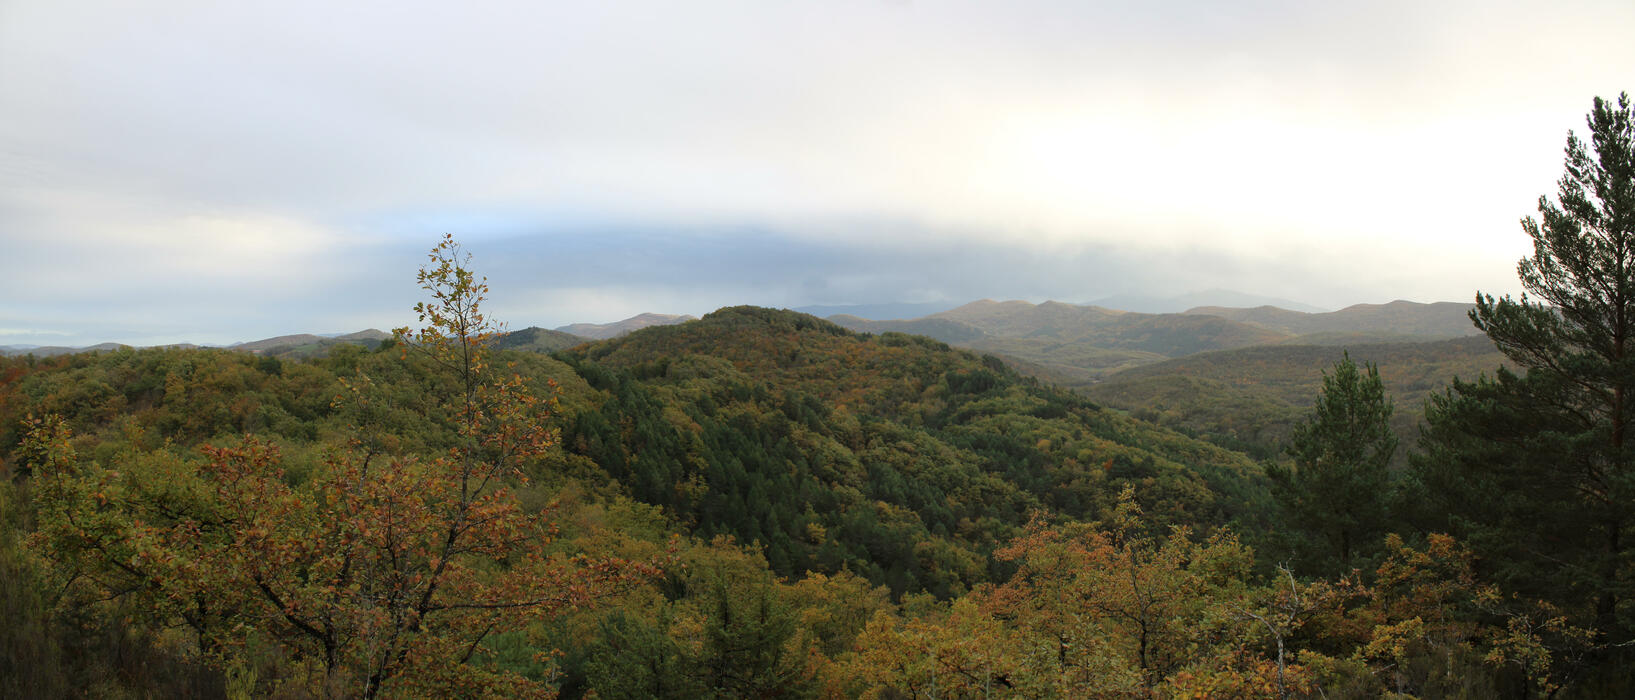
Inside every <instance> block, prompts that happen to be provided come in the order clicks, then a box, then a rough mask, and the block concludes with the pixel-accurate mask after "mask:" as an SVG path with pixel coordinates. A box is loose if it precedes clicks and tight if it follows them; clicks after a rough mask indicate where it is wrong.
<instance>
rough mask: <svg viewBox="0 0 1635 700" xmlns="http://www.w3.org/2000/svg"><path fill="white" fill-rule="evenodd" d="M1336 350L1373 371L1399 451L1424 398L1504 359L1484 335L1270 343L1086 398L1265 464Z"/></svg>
mask: <svg viewBox="0 0 1635 700" xmlns="http://www.w3.org/2000/svg"><path fill="white" fill-rule="evenodd" d="M1343 351H1349V352H1350V354H1351V358H1352V359H1353V360H1355V361H1357V362H1358V363H1362V362H1373V363H1375V364H1376V365H1378V366H1379V370H1380V378H1381V379H1382V380H1383V381H1384V383H1385V389H1386V392H1387V394H1388V395H1389V396H1390V397H1391V400H1392V402H1393V404H1394V405H1395V408H1396V410H1395V414H1394V415H1393V417H1392V427H1393V428H1394V429H1395V430H1396V433H1397V436H1398V439H1399V440H1400V444H1401V446H1402V447H1403V448H1406V447H1407V446H1409V445H1411V444H1412V442H1413V440H1415V439H1417V436H1418V432H1417V426H1418V424H1419V422H1420V420H1421V419H1422V417H1423V416H1424V402H1425V399H1426V397H1428V396H1429V395H1430V394H1431V393H1432V392H1435V391H1439V390H1441V388H1442V387H1443V386H1445V385H1446V383H1447V382H1448V381H1449V380H1451V379H1452V378H1453V377H1455V376H1458V377H1460V378H1463V379H1474V378H1475V377H1476V376H1478V375H1479V374H1481V373H1483V372H1489V373H1491V372H1492V371H1493V370H1494V369H1495V368H1497V367H1499V366H1500V365H1501V364H1504V362H1505V358H1504V355H1503V354H1501V353H1500V352H1499V351H1498V349H1497V348H1495V347H1494V346H1493V343H1492V342H1491V341H1489V340H1488V339H1487V337H1486V336H1473V337H1465V338H1454V339H1448V340H1440V341H1432V342H1397V343H1378V344H1364V345H1351V346H1349V348H1340V347H1334V346H1319V345H1272V346H1260V347H1248V348H1238V349H1234V350H1223V351H1218V352H1207V353H1199V354H1196V355H1191V356H1188V357H1183V358H1178V359H1172V360H1165V361H1162V362H1157V363H1154V364H1150V365H1146V366H1143V367H1138V368H1134V369H1129V370H1125V371H1123V372H1118V373H1116V374H1112V375H1110V376H1108V377H1106V378H1105V379H1104V380H1103V381H1101V382H1100V383H1097V384H1095V385H1093V386H1089V387H1086V388H1084V390H1083V391H1084V393H1085V395H1087V396H1089V397H1091V398H1092V399H1094V400H1095V401H1097V402H1100V403H1102V404H1104V405H1107V406H1110V407H1115V408H1119V409H1123V410H1127V411H1130V413H1131V415H1134V416H1137V417H1140V418H1144V419H1147V420H1150V421H1153V422H1156V423H1158V424H1160V425H1164V426H1167V427H1171V428H1175V429H1178V430H1182V431H1185V432H1188V433H1190V434H1195V435H1198V436H1200V437H1204V438H1206V439H1209V440H1211V441H1213V442H1216V443H1217V444H1221V445H1224V446H1227V447H1231V448H1233V449H1238V450H1243V451H1245V452H1248V453H1250V454H1253V455H1255V456H1260V457H1268V456H1271V455H1273V454H1275V453H1276V451H1277V450H1278V449H1279V447H1278V445H1279V444H1280V443H1281V442H1282V441H1284V440H1285V439H1287V437H1288V435H1289V431H1290V430H1291V429H1292V427H1293V425H1294V424H1295V422H1297V421H1298V420H1300V419H1301V418H1303V417H1304V416H1305V414H1306V413H1307V412H1308V411H1309V410H1310V409H1311V404H1312V401H1313V400H1314V399H1315V398H1316V396H1317V392H1318V390H1319V389H1320V388H1321V387H1322V383H1323V372H1325V371H1327V370H1328V369H1330V368H1331V367H1332V365H1333V364H1334V362H1335V361H1337V360H1339V359H1340V357H1341V353H1342V352H1343Z"/></svg>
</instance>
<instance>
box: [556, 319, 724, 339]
mask: <svg viewBox="0 0 1635 700" xmlns="http://www.w3.org/2000/svg"><path fill="white" fill-rule="evenodd" d="M692 320H694V319H693V317H692V316H686V315H676V314H638V315H635V316H632V317H630V318H627V319H625V320H623V321H618V322H615V323H574V324H571V325H566V326H562V327H560V328H557V329H556V330H558V331H560V332H563V333H571V334H573V335H577V336H579V337H581V338H590V339H592V340H606V339H608V338H617V337H619V336H621V335H624V334H626V333H629V332H631V331H634V330H640V329H643V328H647V327H649V326H671V325H675V324H677V323H682V322H685V321H692Z"/></svg>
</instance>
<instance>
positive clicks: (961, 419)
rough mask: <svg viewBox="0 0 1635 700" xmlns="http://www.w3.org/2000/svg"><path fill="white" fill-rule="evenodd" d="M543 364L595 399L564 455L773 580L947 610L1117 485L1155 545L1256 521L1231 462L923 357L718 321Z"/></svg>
mask: <svg viewBox="0 0 1635 700" xmlns="http://www.w3.org/2000/svg"><path fill="white" fill-rule="evenodd" d="M558 357H560V358H561V359H563V360H564V361H566V362H567V363H568V364H569V365H570V366H572V367H573V368H574V371H575V372H576V373H577V374H578V375H579V376H580V377H582V378H583V379H584V380H585V381H586V382H587V383H588V384H589V386H590V387H592V388H593V389H594V390H595V391H596V392H597V394H596V396H597V408H596V409H594V410H586V411H583V412H580V413H578V414H576V415H573V416H570V417H568V420H567V426H566V428H565V432H564V444H565V446H566V448H567V449H568V450H569V451H571V452H573V453H575V454H578V455H582V456H584V457H587V458H589V459H590V460H591V461H594V462H595V463H596V464H599V465H600V466H601V467H602V468H603V469H606V470H607V471H608V472H609V473H610V474H611V475H612V476H614V477H615V478H616V479H618V480H619V481H620V482H621V483H623V484H625V485H627V487H628V489H629V491H630V492H631V494H632V495H634V496H636V497H637V498H639V499H641V500H644V501H647V502H650V503H654V504H657V505H662V506H664V507H665V508H666V509H667V510H668V511H669V512H671V513H672V514H673V515H674V516H676V517H677V518H679V519H680V520H681V521H683V522H684V523H685V524H686V525H688V526H690V527H692V528H694V531H695V532H697V533H698V534H701V535H709V534H715V533H725V534H733V535H736V536H737V537H739V538H740V539H742V540H745V541H748V540H756V541H760V542H762V543H763V544H764V545H765V546H766V553H767V557H768V559H769V561H770V562H771V563H772V566H773V568H774V569H775V570H777V571H779V572H780V573H785V574H790V573H799V572H801V571H803V570H806V569H811V570H815V571H836V570H839V569H841V568H849V569H851V570H853V571H858V572H863V573H865V574H866V575H868V576H869V577H870V578H872V579H874V580H876V581H880V582H883V583H886V584H888V585H890V586H891V588H892V589H893V590H894V591H897V592H903V591H910V590H917V589H922V588H923V589H926V590H930V591H932V592H935V593H939V594H947V593H948V592H950V591H955V590H958V589H960V588H962V587H965V586H969V585H971V584H973V583H976V582H978V581H982V580H991V579H990V576H991V573H990V571H989V569H990V568H991V567H992V566H993V562H992V561H991V560H990V559H989V556H988V555H989V553H990V552H991V550H992V548H993V546H994V544H995V543H996V542H998V541H1002V540H1003V539H1005V538H1006V537H1008V536H1009V535H1010V534H1012V533H1013V532H1014V531H1015V530H1014V529H1015V528H1016V527H1018V526H1019V525H1021V524H1022V523H1023V522H1024V521H1025V519H1026V517H1027V514H1028V512H1029V511H1030V510H1033V509H1036V508H1039V507H1046V508H1049V509H1052V510H1054V511H1057V512H1061V513H1063V514H1067V515H1072V516H1074V517H1082V518H1097V517H1100V516H1101V515H1102V514H1103V513H1105V512H1106V509H1107V508H1108V507H1109V506H1110V505H1111V504H1112V503H1113V501H1114V498H1115V496H1116V495H1117V493H1118V491H1119V490H1120V488H1121V487H1122V486H1123V485H1125V484H1133V485H1135V486H1136V493H1137V494H1138V496H1139V498H1140V499H1141V500H1142V501H1143V502H1144V504H1146V505H1147V506H1148V507H1149V512H1151V513H1153V514H1155V516H1158V517H1155V519H1154V521H1153V523H1152V525H1153V527H1156V528H1162V527H1164V526H1165V525H1168V524H1189V525H1193V526H1195V527H1198V528H1201V529H1204V530H1212V529H1213V528H1214V526H1218V525H1222V524H1226V523H1228V522H1230V521H1233V520H1234V519H1238V520H1242V521H1244V524H1245V525H1250V527H1244V528H1240V529H1241V530H1243V531H1250V532H1252V531H1254V527H1253V525H1254V524H1255V523H1257V520H1256V518H1258V517H1260V514H1264V513H1265V512H1267V510H1266V504H1265V503H1264V502H1262V499H1263V498H1264V494H1265V488H1264V485H1263V483H1262V482H1261V480H1262V478H1263V477H1262V475H1261V474H1260V471H1259V469H1258V467H1257V466H1256V465H1255V464H1254V463H1253V462H1251V461H1250V460H1249V459H1247V458H1245V457H1244V456H1242V455H1240V454H1237V453H1233V452H1230V451H1227V450H1224V449H1221V448H1218V447H1215V446H1213V445H1209V444H1207V443H1204V442H1201V441H1197V440H1192V439H1189V438H1186V437H1184V436H1181V435H1179V434H1177V433H1174V432H1171V431H1168V430H1165V429H1161V428H1157V427H1155V426H1152V425H1150V424H1146V423H1142V422H1140V421H1136V420H1133V419H1130V418H1126V417H1124V416H1121V415H1119V414H1117V413H1115V412H1112V411H1108V410H1104V409H1101V408H1099V407H1097V406H1096V405H1094V404H1092V403H1089V402H1088V401H1086V400H1084V399H1082V398H1079V397H1076V396H1074V395H1072V394H1070V393H1068V392H1065V391H1061V390H1057V389H1053V388H1049V387H1046V386H1043V385H1041V384H1039V383H1038V382H1037V381H1035V380H1032V379H1029V378H1024V377H1022V376H1020V375H1017V374H1016V373H1014V372H1013V371H1011V370H1010V369H1008V368H1006V367H1005V366H1004V365H1003V364H1002V363H1000V362H999V361H998V360H996V359H993V358H983V357H979V356H977V355H975V354H972V353H970V352H968V351H962V350H955V349H951V348H949V347H948V346H946V345H944V344H942V343H940V342H937V341H934V340H930V339H926V338H921V337H914V336H905V335H899V334H885V335H881V336H870V335H862V334H857V333H853V332H851V331H847V330H845V329H843V328H841V327H839V326H837V325H835V324H833V323H830V322H827V321H823V320H820V319H817V318H815V317H812V316H808V315H805V314H799V313H795V312H790V311H773V310H769V309H761V308H754V307H734V308H728V309H722V310H720V311H717V312H715V313H712V314H709V315H707V316H705V317H704V318H703V319H702V320H700V321H697V322H694V323H687V324H683V325H677V326H665V327H655V328H649V329H644V330H641V331H637V332H635V333H632V334H630V335H628V336H626V337H623V338H620V339H616V340H611V341H604V342H601V343H596V344H592V345H588V346H583V347H580V348H576V349H574V350H571V351H568V352H567V353H564V354H561V355H559V356H558Z"/></svg>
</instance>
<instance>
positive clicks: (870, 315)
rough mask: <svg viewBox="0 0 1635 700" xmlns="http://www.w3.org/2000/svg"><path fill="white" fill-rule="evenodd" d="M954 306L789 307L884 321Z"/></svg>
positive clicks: (943, 303) (944, 303)
mask: <svg viewBox="0 0 1635 700" xmlns="http://www.w3.org/2000/svg"><path fill="white" fill-rule="evenodd" d="M956 306H959V304H958V303H956V302H951V301H935V302H927V303H918V304H916V303H906V302H900V303H893V304H849V305H842V306H801V307H796V308H794V309H791V311H799V312H801V313H803V314H811V315H813V316H817V317H818V318H828V317H830V316H835V315H838V314H845V315H847V316H856V317H858V318H862V319H868V320H872V321H886V320H891V319H899V318H919V317H921V316H929V315H931V314H934V313H937V312H939V311H947V310H949V309H952V308H954V307H956Z"/></svg>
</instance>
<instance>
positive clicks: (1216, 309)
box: [1186, 300, 1480, 338]
mask: <svg viewBox="0 0 1635 700" xmlns="http://www.w3.org/2000/svg"><path fill="white" fill-rule="evenodd" d="M1472 308H1473V305H1471V304H1460V303H1454V302H1446V301H1443V302H1436V303H1433V304H1421V303H1418V302H1412V301H1401V300H1398V301H1393V302H1391V303H1389V304H1354V305H1352V306H1347V307H1346V308H1343V309H1340V310H1339V311H1330V312H1327V313H1301V312H1299V311H1289V310H1287V309H1281V308H1278V307H1275V306H1257V307H1254V308H1248V309H1244V308H1224V307H1220V306H1201V307H1198V308H1194V309H1188V310H1187V311H1186V313H1187V314H1191V315H1205V316H1216V317H1219V318H1224V319H1228V320H1232V321H1238V322H1240V323H1248V324H1252V325H1256V326H1260V327H1262V328H1268V329H1271V330H1276V331H1281V332H1284V333H1288V334H1291V335H1296V336H1304V335H1312V334H1332V333H1338V334H1387V335H1398V336H1409V337H1420V338H1459V337H1464V336H1471V335H1479V334H1480V331H1477V330H1476V328H1475V327H1474V326H1472V325H1471V323H1470V317H1469V316H1468V315H1467V314H1468V313H1469V311H1470V310H1471V309H1472Z"/></svg>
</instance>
